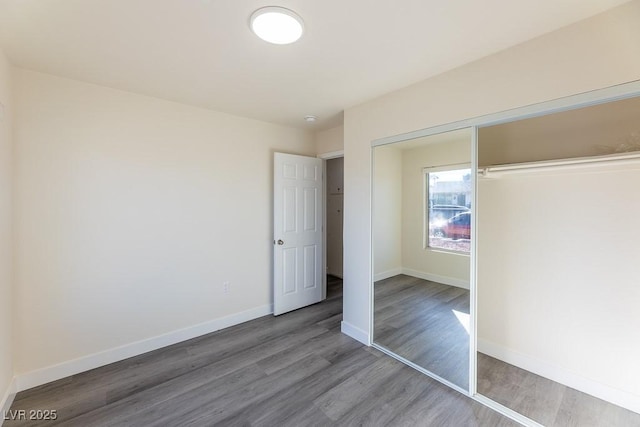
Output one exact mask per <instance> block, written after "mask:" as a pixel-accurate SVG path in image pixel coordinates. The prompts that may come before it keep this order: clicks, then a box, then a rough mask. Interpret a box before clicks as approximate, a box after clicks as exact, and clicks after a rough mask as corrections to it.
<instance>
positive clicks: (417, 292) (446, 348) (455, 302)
mask: <svg viewBox="0 0 640 427" xmlns="http://www.w3.org/2000/svg"><path fill="white" fill-rule="evenodd" d="M456 312H457V313H460V314H465V315H467V316H468V315H469V291H468V290H466V289H462V288H458V287H455V286H448V285H444V284H442V283H436V282H431V281H428V280H422V279H417V278H415V277H410V276H405V275H402V274H400V275H398V276H394V277H391V278H388V279H385V280H380V281H378V282H376V283H375V297H374V334H373V335H374V342H376V343H377V344H380V345H382V346H383V347H385V348H388V349H389V350H391V351H393V352H394V353H396V354H398V355H400V356H402V357H404V358H405V359H407V360H410V361H412V362H413V363H415V364H417V365H419V366H422V367H423V368H425V369H428V370H429V371H431V372H433V373H434V374H436V375H438V376H440V377H442V378H444V379H447V380H449V381H451V382H452V383H454V384H456V385H458V386H460V387H462V388H463V389H465V390H467V389H468V388H469V334H468V332H467V331H466V329H465V328H464V326H463V325H462V324H461V323H460V320H459V319H458V317H457V316H456V314H455V313H456Z"/></svg>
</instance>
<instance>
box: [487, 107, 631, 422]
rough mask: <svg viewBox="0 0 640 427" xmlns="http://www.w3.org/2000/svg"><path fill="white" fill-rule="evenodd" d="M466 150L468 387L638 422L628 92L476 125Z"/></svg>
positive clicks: (517, 406)
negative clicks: (474, 201) (473, 357)
mask: <svg viewBox="0 0 640 427" xmlns="http://www.w3.org/2000/svg"><path fill="white" fill-rule="evenodd" d="M478 158H479V168H480V169H481V170H482V169H483V168H488V169H485V171H486V173H483V174H481V175H480V179H479V180H478V211H477V212H478V230H477V239H478V255H477V262H478V278H477V295H478V314H477V319H478V323H477V325H478V351H479V353H478V365H477V366H478V368H477V372H478V378H477V380H478V381H477V388H478V393H480V394H482V395H484V396H486V397H489V398H490V399H492V400H494V401H496V402H498V403H500V404H502V405H504V406H506V407H508V408H511V409H513V410H515V411H516V412H519V413H521V414H523V415H525V416H527V417H529V418H531V419H533V420H534V421H537V422H538V423H540V424H543V425H549V426H551V425H562V426H564V425H572V426H573V425H575V426H582V425H585V426H586V425H590V426H591V425H606V426H632V425H635V426H640V414H639V413H640V363H638V361H640V340H639V339H638V331H639V330H640V310H638V306H639V304H640V286H639V283H638V277H639V274H640V269H639V267H638V265H639V264H638V242H639V241H640V221H638V218H639V217H640V190H639V186H638V185H639V184H640V98H631V99H627V100H623V101H616V102H611V103H607V104H602V105H597V106H592V107H587V108H581V109H576V110H572V111H566V112H562V113H554V114H550V115H546V116H541V117H536V118H531V119H525V120H519V121H515V122H511V123H506V124H501V125H495V126H490V127H486V128H481V129H479V133H478ZM526 162H538V163H529V164H527V163H526ZM492 166H493V167H492Z"/></svg>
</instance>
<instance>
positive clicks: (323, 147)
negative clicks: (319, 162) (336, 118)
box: [314, 126, 344, 154]
mask: <svg viewBox="0 0 640 427" xmlns="http://www.w3.org/2000/svg"><path fill="white" fill-rule="evenodd" d="M314 137H315V142H316V153H317V154H326V153H333V152H334V151H342V150H344V127H343V126H338V127H335V128H331V129H327V130H323V131H320V132H317V133H316V134H315V135H314Z"/></svg>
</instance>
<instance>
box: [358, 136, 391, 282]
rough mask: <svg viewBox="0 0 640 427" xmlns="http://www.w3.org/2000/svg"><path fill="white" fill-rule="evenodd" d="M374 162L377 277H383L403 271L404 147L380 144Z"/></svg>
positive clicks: (375, 266) (373, 213)
mask: <svg viewBox="0 0 640 427" xmlns="http://www.w3.org/2000/svg"><path fill="white" fill-rule="evenodd" d="M374 162H375V165H374V170H375V174H374V178H373V179H374V195H373V212H372V215H373V222H374V226H373V246H374V251H373V265H374V280H382V279H385V278H387V277H392V276H395V275H396V274H400V273H401V271H402V151H400V150H399V149H397V148H395V147H393V146H383V147H376V149H375V156H374ZM347 268H348V267H347Z"/></svg>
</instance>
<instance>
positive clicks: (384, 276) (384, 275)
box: [373, 267, 402, 282]
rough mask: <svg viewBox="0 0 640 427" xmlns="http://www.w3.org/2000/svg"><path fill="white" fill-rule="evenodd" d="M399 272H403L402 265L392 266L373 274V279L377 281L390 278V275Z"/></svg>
mask: <svg viewBox="0 0 640 427" xmlns="http://www.w3.org/2000/svg"><path fill="white" fill-rule="evenodd" d="M398 274H402V267H398V268H392V269H391V270H387V271H383V272H382V273H378V274H376V275H375V276H373V281H374V282H377V281H378V280H384V279H388V278H389V277H393V276H397V275H398Z"/></svg>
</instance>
